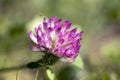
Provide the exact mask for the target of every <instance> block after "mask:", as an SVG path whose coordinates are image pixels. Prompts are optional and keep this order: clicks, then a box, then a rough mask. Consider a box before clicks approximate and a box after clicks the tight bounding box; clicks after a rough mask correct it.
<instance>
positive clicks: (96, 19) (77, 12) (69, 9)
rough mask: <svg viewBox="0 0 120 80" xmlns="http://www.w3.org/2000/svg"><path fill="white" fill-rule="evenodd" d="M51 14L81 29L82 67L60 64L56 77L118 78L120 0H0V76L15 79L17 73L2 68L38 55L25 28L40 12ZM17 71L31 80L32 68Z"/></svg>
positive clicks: (35, 22) (68, 79) (80, 79)
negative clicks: (82, 32) (80, 68)
mask: <svg viewBox="0 0 120 80" xmlns="http://www.w3.org/2000/svg"><path fill="white" fill-rule="evenodd" d="M54 15H56V16H57V17H58V18H63V19H64V20H66V19H68V20H70V21H71V22H72V23H73V26H77V27H78V28H79V29H81V28H82V30H84V34H83V40H82V43H81V44H82V45H81V46H82V48H81V51H80V56H81V57H82V59H83V63H84V69H83V70H79V69H77V68H76V67H74V66H69V65H67V66H66V65H63V66H61V65H59V66H57V67H55V69H57V68H59V69H58V70H56V73H57V74H56V76H57V78H59V79H58V80H65V79H66V80H120V62H119V61H120V42H119V41H120V0H0V80H15V75H16V73H15V71H11V72H5V73H3V72H2V71H1V69H3V68H7V67H13V66H18V65H22V64H25V63H28V62H30V61H35V60H38V59H40V58H41V53H40V52H34V53H33V52H31V51H30V50H29V45H30V40H29V38H28V31H29V30H30V29H31V28H33V27H35V26H37V25H38V24H39V22H41V16H46V17H48V18H49V17H52V16H54ZM79 63H80V62H79V61H78V63H77V65H81V63H80V64H79ZM76 69H77V70H76ZM40 72H41V73H39V79H40V80H44V78H43V77H42V75H43V74H44V72H43V71H42V70H41V71H40ZM42 73H43V74H42ZM19 75H20V76H19V78H20V80H33V79H34V77H35V71H34V70H21V71H20V73H19ZM72 78H73V79H72Z"/></svg>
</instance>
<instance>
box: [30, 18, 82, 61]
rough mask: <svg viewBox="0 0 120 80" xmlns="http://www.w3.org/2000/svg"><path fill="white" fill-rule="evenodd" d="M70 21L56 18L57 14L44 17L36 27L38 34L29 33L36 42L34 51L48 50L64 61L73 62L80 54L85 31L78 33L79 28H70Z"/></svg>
mask: <svg viewBox="0 0 120 80" xmlns="http://www.w3.org/2000/svg"><path fill="white" fill-rule="evenodd" d="M71 26H72V23H71V22H70V21H64V22H63V23H62V20H61V19H59V20H56V16H54V17H53V18H50V19H49V21H47V20H46V18H44V19H43V23H42V24H40V25H39V26H38V27H37V28H36V29H35V32H36V35H34V34H33V32H32V31H30V33H29V37H30V39H31V40H32V41H33V42H34V43H35V44H36V46H31V49H32V50H33V51H48V54H49V53H52V54H53V55H55V56H57V57H59V58H60V59H61V60H62V61H63V62H68V63H72V62H74V60H75V58H76V57H77V56H78V53H79V50H80V41H81V39H82V33H83V31H81V32H79V33H77V28H74V29H72V30H70V28H71Z"/></svg>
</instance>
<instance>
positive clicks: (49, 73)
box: [46, 69, 55, 80]
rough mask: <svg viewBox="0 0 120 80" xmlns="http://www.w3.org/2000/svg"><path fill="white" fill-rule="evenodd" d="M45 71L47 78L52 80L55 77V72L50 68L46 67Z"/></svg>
mask: <svg viewBox="0 0 120 80" xmlns="http://www.w3.org/2000/svg"><path fill="white" fill-rule="evenodd" d="M46 73H47V75H48V78H49V79H50V80H54V79H55V74H54V73H53V72H52V71H51V70H49V69H47V70H46Z"/></svg>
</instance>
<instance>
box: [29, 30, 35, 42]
mask: <svg viewBox="0 0 120 80" xmlns="http://www.w3.org/2000/svg"><path fill="white" fill-rule="evenodd" d="M29 37H30V39H31V40H32V41H33V42H34V43H36V44H37V38H36V37H35V36H34V34H33V33H32V31H30V33H29Z"/></svg>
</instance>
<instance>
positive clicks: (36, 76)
mask: <svg viewBox="0 0 120 80" xmlns="http://www.w3.org/2000/svg"><path fill="white" fill-rule="evenodd" d="M38 74H39V69H38V70H37V72H36V75H35V80H37V78H38Z"/></svg>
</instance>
